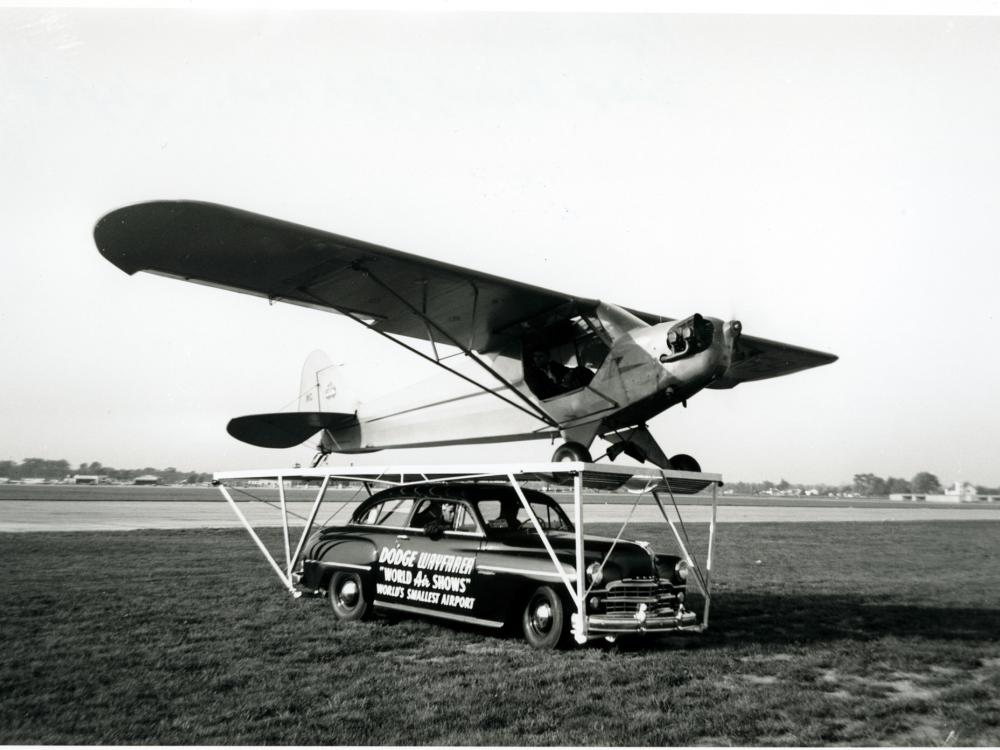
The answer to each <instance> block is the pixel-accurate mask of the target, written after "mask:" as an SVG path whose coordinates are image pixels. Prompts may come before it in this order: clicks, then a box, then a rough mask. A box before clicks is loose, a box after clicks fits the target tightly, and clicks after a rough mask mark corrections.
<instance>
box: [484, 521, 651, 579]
mask: <svg viewBox="0 0 1000 750" xmlns="http://www.w3.org/2000/svg"><path fill="white" fill-rule="evenodd" d="M546 538H547V539H548V541H549V544H551V545H552V549H553V551H555V553H556V554H557V555H558V556H559V558H560V559H561V560H563V561H565V562H569V563H571V564H572V563H573V562H574V555H575V552H576V537H575V536H574V535H573V534H571V533H569V532H562V531H550V532H549V533H548V534H547V535H546ZM583 539H584V557H585V559H586V564H588V565H589V564H590V563H593V562H601V561H602V560H603V559H604V558H605V556H607V554H608V551H609V550H612V547H614V549H613V550H612V551H611V555H610V557H608V561H607V562H606V563H605V566H604V573H605V578H606V579H615V578H631V577H636V576H643V577H645V576H652V575H656V566H655V562H654V558H653V555H652V554H650V551H647V550H646V548H644V547H643V546H642V545H640V544H637V543H636V542H632V541H628V540H626V539H619V540H618V542H617V543H615V540H614V539H613V538H611V537H604V536H594V535H592V534H585V535H584V537H583ZM489 547H490V548H491V549H492V550H494V551H496V552H509V553H511V554H517V553H518V552H519V551H520V552H522V553H525V554H531V555H535V554H537V553H538V552H539V551H541V552H542V553H543V554H545V545H544V544H542V540H541V538H540V537H539V536H538V534H536V533H534V532H531V531H526V532H523V533H520V532H518V533H512V534H507V535H505V536H502V537H498V538H495V539H491V540H490V542H489ZM659 557H660V559H661V560H663V558H664V556H662V555H661V556H659Z"/></svg>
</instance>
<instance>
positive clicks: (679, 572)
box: [674, 560, 688, 581]
mask: <svg viewBox="0 0 1000 750" xmlns="http://www.w3.org/2000/svg"><path fill="white" fill-rule="evenodd" d="M674 573H675V574H676V576H677V577H678V578H680V579H681V580H682V581H686V580H687V577H688V564H687V561H686V560H678V561H677V564H676V565H675V566H674Z"/></svg>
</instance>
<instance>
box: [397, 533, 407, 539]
mask: <svg viewBox="0 0 1000 750" xmlns="http://www.w3.org/2000/svg"><path fill="white" fill-rule="evenodd" d="M396 538H397V539H403V540H406V539H409V538H410V537H408V536H407V535H406V534H397V535H396Z"/></svg>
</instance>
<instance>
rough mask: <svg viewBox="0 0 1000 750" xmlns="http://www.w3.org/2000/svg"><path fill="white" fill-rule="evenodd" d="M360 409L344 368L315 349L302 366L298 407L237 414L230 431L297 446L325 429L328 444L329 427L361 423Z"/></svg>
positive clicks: (270, 444) (262, 442)
mask: <svg viewBox="0 0 1000 750" xmlns="http://www.w3.org/2000/svg"><path fill="white" fill-rule="evenodd" d="M357 410H358V399H357V398H356V397H355V396H354V394H353V392H352V391H351V389H350V388H349V387H348V386H347V385H346V383H345V382H344V379H343V375H342V374H341V372H340V369H339V368H338V367H337V366H336V365H335V364H333V362H331V361H330V358H329V357H328V356H327V355H326V354H325V353H324V352H321V351H314V352H313V353H312V354H310V355H309V356H308V357H307V358H306V362H305V365H303V367H302V380H301V382H300V385H299V410H298V411H292V412H287V411H286V412H277V413H273V414H250V415H247V416H245V417H236V418H235V419H231V420H229V424H228V425H226V431H227V432H228V433H229V434H230V435H232V436H233V437H234V438H236V439H237V440H242V441H243V442H244V443H249V444H250V445H256V446H260V447H261V448H293V447H295V446H296V445H299V444H300V443H304V442H305V441H306V440H308V439H309V438H311V437H312V436H313V435H315V434H316V433H317V432H320V431H321V430H322V431H324V432H323V438H322V442H323V443H324V444H325V443H326V442H328V441H329V439H330V438H331V436H330V433H329V431H331V430H342V429H345V428H347V427H350V426H352V425H356V424H357V422H358V420H357V416H356V413H357Z"/></svg>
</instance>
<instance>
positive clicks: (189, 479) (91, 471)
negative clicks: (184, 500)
mask: <svg viewBox="0 0 1000 750" xmlns="http://www.w3.org/2000/svg"><path fill="white" fill-rule="evenodd" d="M74 474H84V475H90V476H100V477H106V478H108V479H111V480H114V481H117V482H131V481H134V480H135V478H136V477H141V476H145V475H148V474H152V475H154V476H157V477H159V478H160V481H161V482H162V483H163V484H196V483H198V482H211V481H212V475H211V474H206V473H205V472H197V471H179V470H178V469H176V468H174V467H173V466H168V467H167V468H165V469H155V468H153V467H152V466H146V467H144V468H142V469H115V468H114V467H111V466H104V465H103V464H102V463H101V462H100V461H91V462H90V463H82V464H80V465H79V467H77V468H75V469H74V468H73V467H72V465H71V464H70V463H69V461H66V460H64V459H59V460H58V461H51V460H49V459H46V458H26V459H24V460H23V461H21V462H20V463H18V462H17V461H0V477H6V478H7V479H65V478H66V477H70V476H73V475H74Z"/></svg>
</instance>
